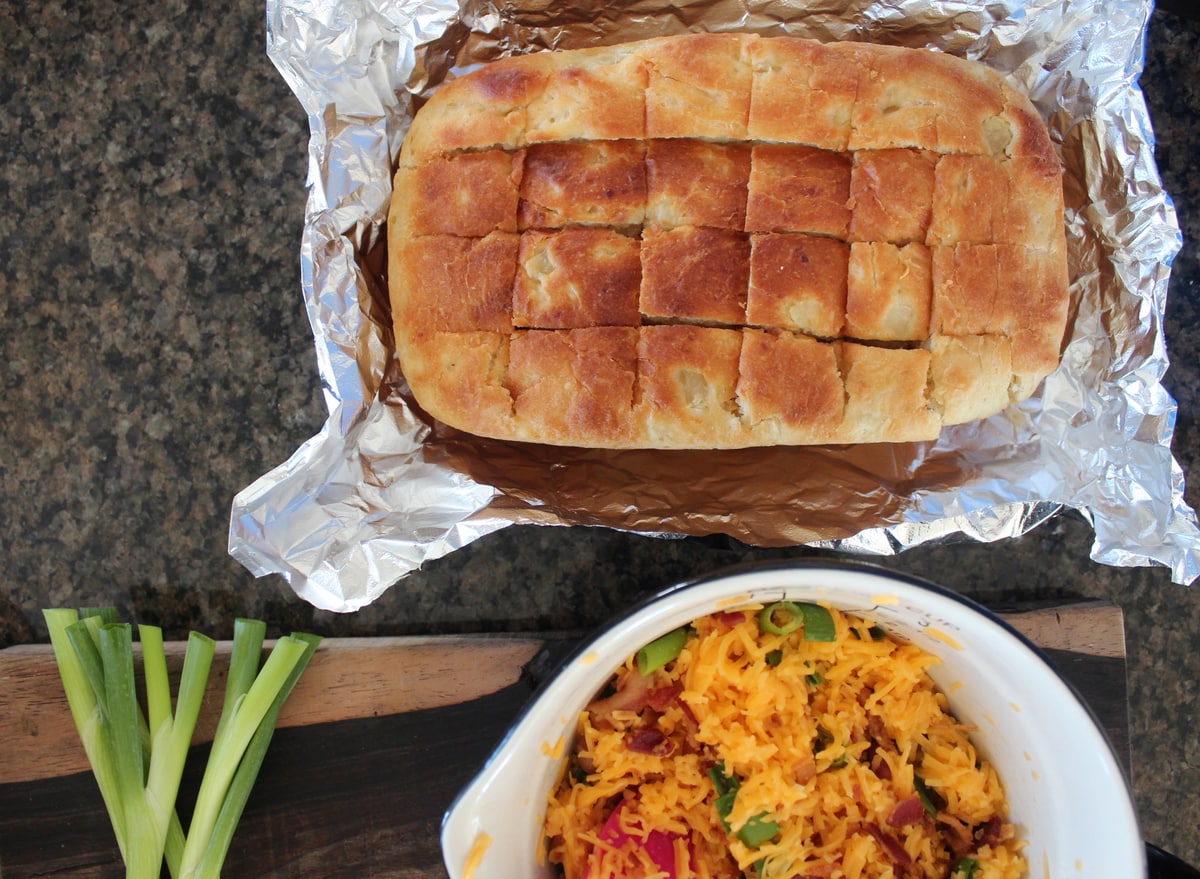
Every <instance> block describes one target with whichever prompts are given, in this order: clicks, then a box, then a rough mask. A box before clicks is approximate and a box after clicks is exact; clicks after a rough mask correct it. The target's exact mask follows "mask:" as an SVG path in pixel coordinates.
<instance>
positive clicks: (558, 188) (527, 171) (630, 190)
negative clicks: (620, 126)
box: [518, 140, 646, 229]
mask: <svg viewBox="0 0 1200 879" xmlns="http://www.w3.org/2000/svg"><path fill="white" fill-rule="evenodd" d="M520 194H521V201H520V207H519V217H518V222H519V225H520V228H521V229H542V228H551V229H552V228H559V227H562V226H567V225H572V224H588V225H608V226H617V227H626V226H631V225H638V224H640V223H641V222H642V220H643V218H644V217H645V211H646V169H645V147H644V146H643V145H642V142H641V141H636V140H601V141H590V142H586V143H542V144H535V145H533V146H531V147H529V149H528V151H527V154H526V157H525V165H524V171H523V173H522V175H521V189H520Z"/></svg>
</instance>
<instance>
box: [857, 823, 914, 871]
mask: <svg viewBox="0 0 1200 879" xmlns="http://www.w3.org/2000/svg"><path fill="white" fill-rule="evenodd" d="M862 828H863V830H865V831H867V833H869V834H871V836H873V837H874V838H875V841H876V842H877V843H879V847H880V848H881V849H883V852H884V854H886V855H887V856H888V860H890V861H891V862H892V863H893V864H895V865H896V866H897V867H907V866H908V865H909V864H911V863H912V858H911V857H910V856H909V854H908V852H907V851H905V850H904V846H902V845H901V844H900V842H899V841H898V840H897V839H896V838H895V837H894V836H891V835H890V834H887V833H884V832H883V829H882V828H881V827H880V826H879V825H878V824H874V823H866V824H863V825H862Z"/></svg>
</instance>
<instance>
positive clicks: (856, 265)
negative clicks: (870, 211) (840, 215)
mask: <svg viewBox="0 0 1200 879" xmlns="http://www.w3.org/2000/svg"><path fill="white" fill-rule="evenodd" d="M932 291H933V280H932V261H931V258H930V253H929V248H928V247H926V246H925V245H924V244H919V243H917V242H913V243H911V244H905V245H903V246H901V245H896V244H888V243H887V242H883V241H876V242H869V241H855V242H854V243H853V244H851V245H850V260H849V265H848V267H847V283H846V331H845V335H846V336H847V337H848V338H851V339H876V340H878V341H882V342H920V341H922V340H924V339H925V338H926V337H928V335H929V316H930V309H931V307H932V303H933V296H932Z"/></svg>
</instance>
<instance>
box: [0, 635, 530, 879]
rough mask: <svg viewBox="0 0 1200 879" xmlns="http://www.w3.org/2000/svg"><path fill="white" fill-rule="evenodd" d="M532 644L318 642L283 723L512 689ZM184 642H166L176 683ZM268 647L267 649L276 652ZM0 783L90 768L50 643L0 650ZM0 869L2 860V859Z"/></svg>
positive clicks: (211, 708) (216, 685) (212, 676)
mask: <svg viewBox="0 0 1200 879" xmlns="http://www.w3.org/2000/svg"><path fill="white" fill-rule="evenodd" d="M541 643H542V642H541V641H540V640H537V639H532V638H510V637H504V638H495V637H490V636H476V637H467V636H459V637H413V638H328V639H326V640H324V641H322V642H321V646H320V647H319V648H318V650H317V654H316V655H315V656H314V657H313V659H312V661H311V662H310V663H309V666H308V668H307V669H306V670H305V672H304V675H303V676H302V677H301V678H300V682H299V683H298V684H297V685H296V689H295V690H294V691H293V692H292V695H291V696H290V697H289V698H288V701H287V702H286V703H284V706H283V710H282V711H281V712H280V715H279V723H278V727H292V726H309V725H313V724H321V723H332V722H334V721H339V720H351V719H354V718H360V717H379V716H385V715H389V714H402V713H404V712H409V711H420V710H422V709H425V708H435V707H438V706H440V705H449V704H455V703H459V702H469V701H471V700H472V699H475V698H478V697H479V696H483V695H486V694H488V693H494V692H496V691H497V690H499V689H501V688H503V687H506V686H508V685H509V684H512V683H514V682H515V681H516V680H517V677H518V676H519V675H520V672H521V667H522V666H523V665H524V664H525V663H527V662H529V660H530V659H532V658H533V656H534V654H536V653H537V651H538V649H539V647H540V646H541ZM184 646H185V645H184V644H183V643H182V642H173V643H169V644H166V645H164V650H165V652H166V654H167V667H168V669H169V671H170V674H171V677H172V687H174V686H175V683H176V682H177V681H178V675H179V669H180V666H181V665H182V663H183V651H184ZM230 646H231V642H228V641H219V642H217V649H216V655H215V657H214V658H213V665H212V670H211V672H210V673H209V679H208V688H207V691H206V693H205V698H204V708H203V709H202V714H201V718H202V720H201V722H200V723H199V724H197V729H196V734H195V736H193V739H192V742H193V744H202V743H204V742H208V741H211V740H212V735H213V731H214V729H215V727H216V719H217V716H218V715H219V714H220V710H221V701H222V694H223V693H224V691H225V678H226V675H227V673H228V671H229V651H230ZM270 646H271V642H268V643H267V644H266V645H264V652H265V651H267V650H269V649H270ZM0 742H6V743H8V744H9V745H12V747H6V748H3V749H0V783H10V782H15V781H31V780H34V779H38V778H50V777H53V776H57V775H66V774H69V773H72V772H79V771H82V770H86V769H87V768H88V765H87V758H86V757H85V756H84V753H83V748H82V747H81V746H80V744H79V739H78V736H77V735H76V732H75V727H74V725H73V724H72V722H71V716H70V710H69V709H68V708H67V700H66V697H65V696H64V694H63V691H62V685H61V683H60V682H59V677H58V668H57V666H56V665H55V663H54V654H53V651H52V650H51V649H50V647H49V646H48V645H22V646H18V647H10V648H9V649H7V650H4V651H0ZM0 863H2V861H0Z"/></svg>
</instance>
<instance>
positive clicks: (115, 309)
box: [0, 0, 1200, 863]
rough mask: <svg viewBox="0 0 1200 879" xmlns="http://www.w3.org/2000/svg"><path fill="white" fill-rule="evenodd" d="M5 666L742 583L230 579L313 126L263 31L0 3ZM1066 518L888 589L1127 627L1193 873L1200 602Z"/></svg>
mask: <svg viewBox="0 0 1200 879" xmlns="http://www.w3.org/2000/svg"><path fill="white" fill-rule="evenodd" d="M0 34H2V35H3V42H2V43H0V45H2V47H3V49H2V55H0V57H3V64H0V98H2V100H3V105H4V108H5V112H4V113H3V114H2V116H0V144H2V146H0V150H2V152H3V157H4V161H3V163H0V193H2V194H3V199H4V205H5V210H4V212H3V214H2V216H0V329H2V332H0V339H2V344H3V362H4V363H5V364H6V367H5V376H4V394H3V397H2V398H0V438H2V440H0V451H2V455H0V533H2V535H3V540H2V547H0V568H2V570H3V572H4V580H3V585H0V647H5V646H9V645H12V644H18V643H25V642H31V641H39V640H42V639H44V638H45V630H44V627H43V625H42V623H41V618H40V613H39V609H40V608H42V607H46V606H50V605H99V604H115V605H117V606H118V607H120V608H121V609H122V611H123V613H124V614H125V615H127V616H136V617H137V618H138V619H140V620H142V621H148V622H156V623H159V624H161V625H163V626H164V627H165V628H166V630H167V633H168V635H170V636H173V637H179V636H182V635H184V634H186V631H187V630H188V629H189V628H199V629H201V630H203V631H206V632H208V633H209V634H212V635H215V636H218V637H228V636H229V634H230V632H231V629H232V621H233V619H234V617H235V616H238V615H249V616H257V617H260V618H263V619H265V620H267V621H269V623H270V625H271V627H272V629H273V630H274V631H280V630H286V629H290V628H304V629H308V630H312V631H317V632H321V633H325V634H330V635H339V636H352V635H381V634H413V633H445V632H470V631H498V630H522V631H536V630H572V631H574V630H580V629H586V628H588V627H589V626H592V625H594V624H596V623H599V622H600V621H602V620H603V619H605V618H606V617H607V616H608V615H609V614H611V613H613V612H614V611H616V610H618V609H619V608H621V607H622V606H624V605H625V604H627V603H628V602H629V601H631V600H632V599H633V598H635V597H637V596H640V595H642V594H644V593H645V592H647V591H649V590H651V589H654V588H657V587H660V586H662V585H665V584H667V583H669V582H671V581H674V580H676V579H679V578H681V577H685V576H689V575H693V574H696V573H700V572H703V571H707V570H710V569H712V568H716V567H719V566H722V565H726V564H730V563H735V562H740V561H745V560H751V559H760V558H774V557H780V556H795V555H804V554H808V553H806V551H804V550H790V551H783V550H774V551H765V550H755V549H752V548H748V547H745V546H742V545H739V544H735V543H733V542H731V541H729V540H726V539H720V538H706V539H687V540H677V541H663V540H656V539H653V538H647V537H637V536H632V535H626V534H622V533H618V532H613V531H608V530H604V529H585V528H573V529H567V528H544V527H538V526H520V527H513V528H509V529H505V530H503V531H501V532H498V533H496V534H493V535H491V536H489V537H486V538H483V539H481V540H479V541H477V542H476V543H473V544H471V545H470V546H468V547H467V548H465V549H463V550H460V551H458V552H456V553H453V554H452V555H450V556H448V557H446V558H444V559H442V560H439V561H437V562H433V563H431V564H429V565H428V566H427V568H426V569H424V570H422V571H419V572H418V573H416V574H414V575H412V576H411V577H409V578H407V579H406V580H405V581H403V582H402V583H400V584H399V585H397V586H396V587H394V588H393V589H392V590H391V591H389V592H388V593H387V594H386V595H385V596H384V597H383V598H382V599H380V600H379V601H378V602H376V603H375V604H373V605H371V606H369V607H368V608H366V609H364V610H362V611H360V612H358V613H356V614H350V615H335V614H330V613H326V612H320V611H317V610H315V609H314V608H313V607H311V606H310V605H308V604H306V603H304V602H302V601H300V600H299V599H298V598H296V597H295V596H294V595H293V593H292V592H291V590H290V588H289V587H288V586H287V584H286V583H284V582H283V581H282V580H280V579H278V578H274V577H270V578H264V579H262V580H255V579H254V578H253V577H251V575H250V574H249V573H247V571H246V570H244V569H243V568H242V567H241V566H240V565H238V564H237V563H236V562H234V561H233V560H232V559H231V558H230V557H229V556H228V554H227V533H228V525H229V511H230V503H231V500H232V498H233V495H234V494H235V493H236V492H237V491H238V490H240V489H241V488H243V487H244V486H246V485H248V484H250V483H251V482H253V481H254V480H255V479H257V478H258V477H259V476H261V475H262V474H263V473H265V472H267V471H268V470H270V469H271V468H273V467H274V466H276V465H277V464H279V463H280V462H282V461H283V460H285V459H286V458H287V457H288V456H289V455H291V453H292V452H293V451H294V450H295V449H296V448H297V447H298V446H299V445H300V444H302V443H303V442H304V441H305V440H307V439H308V438H309V437H311V436H313V435H314V434H315V433H316V432H317V431H318V430H319V429H320V428H321V426H322V424H323V422H324V418H325V409H324V404H323V400H322V395H321V389H320V386H319V383H318V379H317V371H316V365H315V356H314V349H313V344H312V336H311V332H310V329H309V326H308V323H307V318H306V314H305V310H304V306H303V303H302V301H301V298H300V294H299V289H300V288H299V271H300V267H299V260H298V244H299V236H300V231H301V224H302V220H303V215H304V203H305V196H306V193H305V172H306V162H307V137H308V131H307V122H306V119H305V116H304V113H303V111H302V110H301V108H300V106H299V104H298V103H297V102H296V100H295V99H294V97H293V96H292V94H291V92H290V91H289V90H288V88H287V87H286V85H285V84H284V82H283V80H282V79H281V78H280V77H279V75H278V74H277V73H276V71H275V70H274V69H273V68H272V66H271V64H270V62H269V61H268V59H267V57H266V55H265V52H264V25H263V13H262V8H261V4H260V3H233V2H229V0H216V2H215V3H210V4H205V5H203V6H198V5H196V4H184V3H179V2H166V3H151V2H148V0H132V2H128V3H116V2H113V0H91V2H87V3H81V4H64V3H62V2H46V3H36V4H32V3H29V4H27V3H24V2H21V0H0ZM1198 45H1200V24H1198V23H1197V22H1196V21H1190V20H1187V19H1184V18H1181V17H1178V16H1177V15H1175V14H1173V13H1171V12H1168V11H1164V10H1159V11H1156V12H1155V13H1154V16H1153V20H1152V22H1151V26H1150V28H1149V33H1148V39H1147V61H1146V70H1145V74H1144V76H1143V78H1142V84H1143V88H1144V91H1145V94H1146V98H1147V101H1148V103H1149V106H1150V111H1151V118H1152V120H1153V122H1154V125H1155V130H1156V133H1157V156H1158V162H1159V165H1160V169H1161V172H1162V176H1163V178H1164V180H1165V185H1166V188H1167V190H1168V192H1169V193H1170V194H1171V195H1172V197H1173V199H1174V202H1175V205H1176V208H1177V210H1178V213H1179V219H1180V222H1181V225H1182V227H1183V232H1184V236H1185V247H1184V250H1183V252H1182V253H1181V254H1180V255H1179V257H1178V259H1177V260H1176V262H1175V264H1174V267H1173V272H1172V278H1171V285H1170V292H1169V299H1168V307H1167V318H1166V338H1167V345H1168V351H1169V353H1170V356H1171V369H1170V371H1169V373H1168V375H1167V378H1166V382H1165V383H1166V386H1167V388H1168V390H1169V391H1170V392H1171V393H1172V395H1173V396H1174V397H1175V398H1176V400H1177V401H1178V403H1179V414H1178V419H1177V423H1176V428H1175V437H1174V443H1173V449H1174V454H1175V456H1176V458H1177V460H1178V461H1179V462H1180V464H1181V465H1182V467H1183V470H1184V476H1185V479H1186V481H1187V490H1186V495H1185V496H1186V498H1187V500H1188V502H1189V503H1190V504H1191V505H1192V506H1195V505H1196V502H1197V500H1200V493H1198V492H1200V431H1198V429H1197V423H1196V412H1197V411H1200V371H1198V370H1200V360H1198V357H1197V354H1198V348H1200V319H1198V318H1200V314H1198V313H1197V312H1198V310H1200V292H1198V291H1197V288H1196V285H1197V281H1198V279H1200V272H1198V267H1197V250H1196V244H1195V242H1196V240H1197V233H1198V232H1200V228H1198V226H1200V207H1198V205H1197V201H1198V197H1200V183H1198V182H1197V181H1198V180H1200V153H1198V152H1197V151H1196V149H1195V146H1194V145H1195V144H1196V143H1200V92H1198V89H1197V83H1198V82H1200V53H1197V51H1196V47H1197V46H1198ZM1091 537H1092V535H1091V531H1090V528H1089V526H1088V524H1087V523H1086V522H1085V521H1084V520H1083V519H1082V518H1081V517H1080V516H1078V515H1075V514H1065V515H1060V516H1058V517H1055V518H1054V519H1052V520H1050V521H1049V522H1047V523H1045V524H1043V525H1042V526H1040V527H1039V528H1037V529H1035V530H1034V531H1033V532H1031V533H1030V534H1028V535H1026V536H1024V537H1021V538H1018V539H1012V540H1006V541H1003V542H1000V543H996V544H990V545H976V544H968V545H954V546H939V547H928V548H919V549H913V550H909V551H907V552H905V553H903V554H901V555H900V556H897V557H895V558H888V559H883V560H881V563H882V564H884V565H886V566H888V567H892V568H896V569H899V570H903V571H907V572H910V573H913V574H916V575H920V576H924V577H927V578H929V579H931V580H934V581H937V582H940V583H943V584H945V585H947V586H949V587H952V588H954V589H956V590H958V591H960V592H962V593H964V594H967V595H970V596H972V597H975V598H977V599H979V600H981V601H983V602H984V603H987V604H989V605H992V606H996V607H1003V606H1007V605H1013V604H1017V603H1021V602H1027V601H1030V600H1035V601H1038V602H1042V603H1046V602H1055V601H1070V600H1075V599H1103V600H1110V601H1114V602H1117V603H1119V604H1120V606H1121V607H1122V608H1123V610H1124V614H1125V622H1126V634H1127V648H1128V675H1129V679H1128V686H1129V713H1130V738H1131V744H1132V761H1133V765H1132V781H1133V788H1134V791H1135V795H1136V800H1137V806H1138V810H1139V813H1140V818H1141V822H1142V826H1143V830H1144V833H1145V835H1146V837H1147V838H1148V839H1150V840H1151V841H1153V842H1156V843H1157V844H1159V845H1161V846H1162V847H1164V848H1167V849H1169V850H1172V851H1174V852H1176V853H1178V854H1179V855H1181V856H1182V857H1184V858H1185V859H1187V860H1189V861H1190V862H1192V863H1200V734H1198V733H1197V729H1198V727H1200V685H1198V683H1197V681H1198V679H1200V650H1198V649H1197V644H1198V639H1197V632H1200V594H1197V592H1196V589H1195V588H1194V587H1193V588H1189V587H1184V586H1180V585H1175V584H1172V583H1171V581H1170V578H1169V576H1168V573H1167V571H1166V570H1165V569H1162V568H1112V567H1106V566H1102V565H1098V564H1095V563H1093V562H1091V561H1090V560H1089V550H1090V546H1091Z"/></svg>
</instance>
